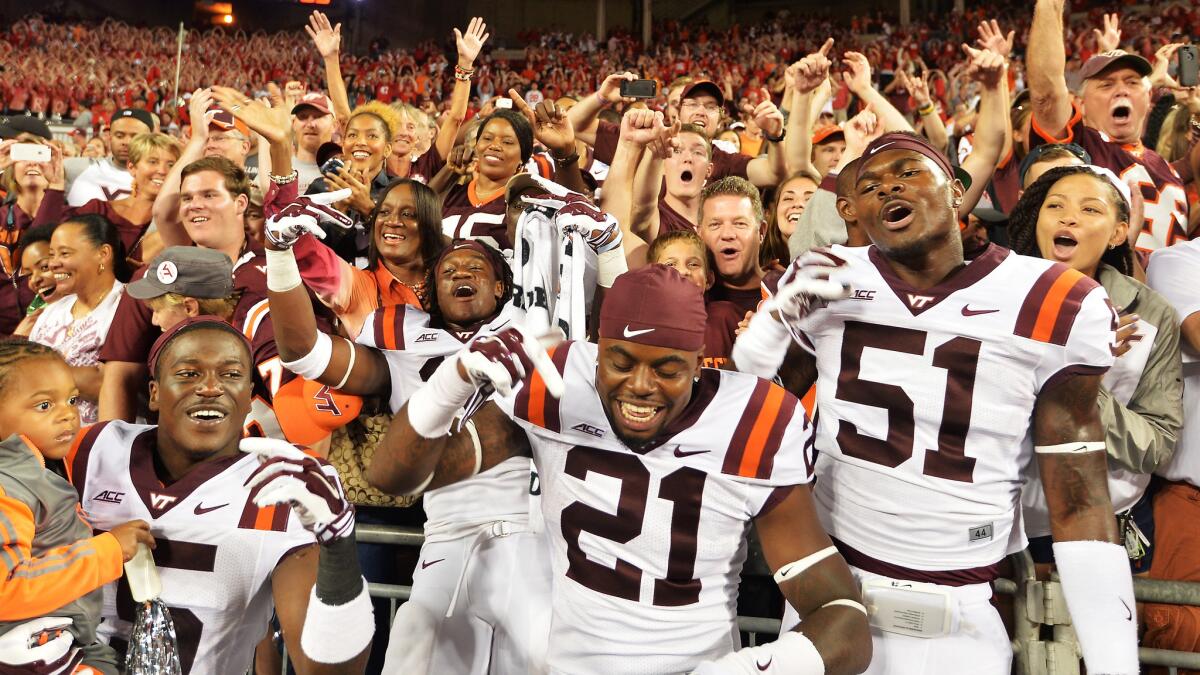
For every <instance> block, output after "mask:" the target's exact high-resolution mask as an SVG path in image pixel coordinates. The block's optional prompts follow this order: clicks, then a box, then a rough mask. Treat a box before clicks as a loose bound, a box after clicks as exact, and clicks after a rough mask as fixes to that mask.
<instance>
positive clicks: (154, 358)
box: [147, 316, 254, 377]
mask: <svg viewBox="0 0 1200 675" xmlns="http://www.w3.org/2000/svg"><path fill="white" fill-rule="evenodd" d="M192 328H216V329H218V330H224V331H226V332H228V333H230V334H232V335H236V336H238V338H239V339H240V340H241V341H242V344H244V345H246V351H248V352H250V353H251V354H253V353H254V348H253V347H251V346H250V341H249V340H247V339H246V336H245V335H242V332H241V331H239V330H238V329H236V328H234V327H233V326H231V325H230V324H229V322H228V321H225V320H224V319H222V318H221V317H218V316H193V317H191V318H188V319H184V320H183V321H180V322H179V323H177V324H175V325H174V326H171V327H170V328H168V329H167V330H166V331H164V332H163V334H162V335H160V336H159V337H158V339H157V340H155V341H154V346H153V347H151V348H150V359H149V361H148V362H147V365H149V366H150V377H154V371H155V366H157V365H158V357H159V356H160V355H161V354H162V352H163V350H164V349H166V348H167V345H168V344H169V343H170V342H171V340H174V339H175V337H176V336H177V335H179V334H180V333H182V332H183V331H185V330H188V329H192Z"/></svg>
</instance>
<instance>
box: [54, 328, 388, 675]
mask: <svg viewBox="0 0 1200 675" xmlns="http://www.w3.org/2000/svg"><path fill="white" fill-rule="evenodd" d="M251 367H252V362H251V358H250V345H249V342H248V341H247V340H246V338H245V337H244V336H243V335H242V334H241V333H239V332H238V331H237V329H235V328H233V327H232V326H230V325H229V324H227V323H225V322H224V321H221V320H220V319H218V318H216V317H199V318H193V319H188V320H186V321H184V322H183V323H180V324H177V325H176V326H175V327H174V328H172V329H169V330H168V331H167V332H166V333H164V334H163V336H162V337H161V338H159V340H158V342H156V343H155V345H154V349H153V351H152V352H151V355H150V368H151V371H152V374H153V377H154V379H153V380H152V382H151V389H150V404H151V406H152V408H153V409H154V410H156V411H157V412H158V413H159V426H157V427H154V426H145V425H133V424H127V423H125V422H121V421H113V422H108V423H105V424H100V425H96V426H92V427H90V428H88V429H85V430H84V431H82V432H81V434H80V436H79V438H78V439H77V440H76V442H75V444H74V446H73V448H72V451H71V453H70V455H68V457H67V459H66V462H65V463H66V466H67V469H68V473H69V475H70V478H71V482H72V483H73V484H74V486H75V488H76V489H77V490H78V492H79V495H80V502H81V504H82V506H83V508H84V510H85V512H86V513H87V515H88V517H89V520H90V522H91V523H92V525H93V526H94V527H96V528H98V529H108V528H110V527H112V526H113V525H114V524H117V523H122V522H125V521H128V520H130V519H131V518H141V519H144V520H146V521H147V522H149V523H150V529H151V532H152V533H153V534H154V536H155V538H156V540H157V543H158V545H157V547H156V548H155V550H154V559H155V563H156V564H157V566H158V569H159V574H160V577H161V579H162V588H163V590H162V595H161V596H160V597H161V599H162V600H163V602H164V603H165V604H166V605H167V606H168V607H169V608H170V611H171V615H172V618H173V620H174V624H175V632H176V637H177V644H178V653H179V657H180V664H181V666H182V668H183V673H185V674H187V673H191V674H193V675H200V674H210V673H211V674H213V675H225V674H226V673H241V672H245V671H246V670H247V669H248V668H250V667H251V666H252V663H253V656H254V647H255V645H256V644H257V643H258V642H259V640H260V638H261V637H262V636H263V635H264V634H265V632H266V629H267V626H268V622H269V620H270V618H271V612H272V610H273V609H274V610H275V611H276V612H277V614H278V616H279V621H280V624H281V626H282V628H283V635H284V639H285V640H286V642H287V645H288V655H289V657H290V658H291V660H292V663H293V664H294V665H295V667H296V670H297V672H300V673H360V672H362V670H363V665H364V664H365V661H366V656H367V654H368V651H369V644H370V640H371V632H372V628H373V620H372V618H371V605H370V600H369V598H368V597H367V594H366V588H365V583H364V582H363V581H362V577H361V575H360V574H359V573H358V559H357V555H356V553H355V550H356V549H355V544H354V539H353V524H354V518H353V507H350V506H349V504H348V503H346V502H345V500H344V498H343V497H342V496H341V495H340V489H339V488H338V487H337V485H338V481H337V475H336V472H334V471H333V469H332V467H329V466H327V465H326V466H321V465H320V464H319V463H318V462H317V461H316V460H314V459H311V458H307V457H306V456H304V455H303V454H302V453H301V452H300V451H299V450H297V449H295V448H293V447H291V446H289V445H288V444H287V443H285V442H283V441H278V440H270V439H261V438H260V439H247V440H249V441H252V442H258V443H259V444H260V445H259V446H258V447H257V449H256V454H249V453H246V452H242V451H240V450H239V442H241V438H242V425H243V421H244V418H245V416H246V414H247V413H248V412H249V410H250V398H251V390H252V383H251V370H250V369H251ZM264 443H265V444H268V445H266V446H263V445H262V444H264ZM270 444H275V445H278V446H282V448H281V449H279V448H276V450H278V452H271V450H272V446H271V445H270ZM268 457H270V459H269V461H268ZM276 470H279V471H276ZM314 498H316V501H314ZM314 534H315V535H316V539H314ZM318 542H319V544H320V545H317V544H318ZM103 616H104V622H103V623H102V624H101V625H100V628H99V629H98V631H97V632H98V633H99V634H100V636H101V637H102V638H105V639H108V641H109V642H110V644H112V645H113V646H115V647H117V649H118V651H123V649H124V647H125V643H126V642H127V640H128V638H129V634H130V630H131V624H130V621H131V620H132V619H133V617H134V604H133V599H132V597H131V596H130V592H129V587H128V586H127V585H126V584H125V581H124V579H121V580H118V581H117V582H116V583H114V584H110V585H109V586H107V587H105V589H104V606H103Z"/></svg>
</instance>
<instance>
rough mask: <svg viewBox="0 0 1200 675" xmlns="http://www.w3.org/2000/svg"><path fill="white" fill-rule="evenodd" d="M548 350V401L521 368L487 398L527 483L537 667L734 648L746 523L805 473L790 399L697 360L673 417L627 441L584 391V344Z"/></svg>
mask: <svg viewBox="0 0 1200 675" xmlns="http://www.w3.org/2000/svg"><path fill="white" fill-rule="evenodd" d="M551 359H552V361H553V362H554V364H555V366H556V367H557V368H558V369H559V370H560V372H562V374H563V380H564V381H565V383H566V389H565V393H564V394H563V397H562V398H561V399H558V398H554V397H553V396H551V395H550V394H549V392H547V390H546V386H545V383H544V382H543V381H542V379H541V377H540V376H539V375H537V374H534V375H533V376H532V377H531V378H529V379H528V380H526V382H525V383H524V385H523V386H522V387H521V388H520V389H519V390H518V391H517V392H516V393H515V394H513V395H511V396H508V397H503V398H499V399H498V400H497V403H498V404H499V405H500V407H501V408H502V409H504V410H505V412H506V413H508V414H509V415H510V416H512V418H513V419H514V420H515V421H516V422H517V423H518V424H520V425H521V426H522V427H523V428H525V429H526V430H527V432H528V434H529V438H530V443H531V445H532V446H533V451H534V460H535V463H536V465H537V468H538V475H539V478H540V481H541V492H542V514H543V517H544V519H545V524H546V532H547V534H548V535H549V537H550V540H551V541H550V543H551V548H552V563H553V570H554V576H555V583H554V603H553V612H554V614H553V620H552V627H551V634H550V653H549V659H548V661H549V664H550V667H551V670H552V671H553V672H563V673H617V672H620V673H629V674H634V673H679V672H690V671H691V669H692V668H694V667H695V666H696V664H698V663H699V662H701V661H703V660H705V659H712V658H717V657H720V656H722V655H724V654H727V653H729V652H730V651H732V650H734V649H736V648H737V647H738V644H737V642H736V636H737V589H738V583H739V579H740V575H741V569H742V563H743V561H744V560H745V557H746V532H747V529H748V528H749V526H750V522H751V521H752V520H753V519H754V518H755V517H756V516H758V515H759V514H760V513H762V512H763V509H764V507H765V506H767V505H768V504H770V503H772V498H773V497H775V498H778V497H779V496H781V495H782V494H784V493H783V492H782V491H780V492H776V490H777V489H778V488H790V487H791V486H795V485H799V484H802V483H807V482H808V481H809V480H810V477H811V472H810V469H811V463H810V462H811V455H810V453H811V449H812V445H811V441H812V428H811V427H810V425H809V424H808V421H807V419H806V417H805V415H804V411H803V409H802V408H800V406H799V405H798V401H797V400H796V399H795V397H793V396H792V395H791V394H789V393H787V392H786V391H784V390H783V389H782V388H781V387H778V386H776V385H774V384H771V383H770V382H767V381H765V380H760V379H758V378H756V377H753V376H750V375H746V374H742V373H734V372H727V371H719V370H713V369H702V370H701V377H700V380H699V382H698V383H696V384H695V385H694V387H693V391H692V399H691V401H690V402H689V403H688V405H687V408H686V409H684V410H683V411H682V413H681V414H680V416H679V418H678V419H677V420H676V421H675V422H673V423H672V425H671V426H670V427H669V428H668V429H667V430H666V433H664V434H663V435H662V436H661V437H660V439H659V440H657V441H655V442H654V443H652V444H651V445H648V446H644V447H640V448H638V449H637V450H634V449H631V448H630V447H628V446H627V445H625V444H624V443H623V442H622V441H621V440H620V439H619V438H618V437H617V435H616V433H615V432H614V431H613V428H612V427H611V426H610V424H609V421H608V417H607V415H606V414H605V410H604V407H603V405H602V403H601V401H600V397H599V395H598V394H597V392H596V385H595V373H596V363H597V347H596V345H594V344H591V343H586V342H563V343H561V344H559V345H558V346H557V347H556V348H555V349H554V350H553V352H552V353H551Z"/></svg>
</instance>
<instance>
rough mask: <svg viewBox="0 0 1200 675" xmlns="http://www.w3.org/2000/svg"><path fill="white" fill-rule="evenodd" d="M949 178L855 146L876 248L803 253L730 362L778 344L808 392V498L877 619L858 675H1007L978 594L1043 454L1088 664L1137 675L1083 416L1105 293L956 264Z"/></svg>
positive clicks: (859, 204)
mask: <svg viewBox="0 0 1200 675" xmlns="http://www.w3.org/2000/svg"><path fill="white" fill-rule="evenodd" d="M954 176H955V174H954V172H953V170H952V169H951V167H950V166H949V164H948V162H947V161H946V159H945V157H943V156H942V155H941V154H940V153H938V152H937V151H936V150H934V149H933V148H932V147H930V146H929V145H928V143H926V142H925V141H924V140H922V139H920V138H918V137H915V136H912V135H909V134H899V133H896V134H886V135H884V136H882V137H881V138H880V139H878V140H877V141H875V142H873V143H872V144H871V145H870V146H868V148H867V149H866V151H865V152H864V154H863V158H862V161H861V162H860V164H859V168H858V174H857V177H856V188H855V208H856V210H857V214H858V217H859V223H860V224H862V225H863V227H864V228H865V230H866V231H867V232H868V234H869V235H870V237H871V239H872V241H874V242H875V244H874V245H873V246H867V247H861V248H846V247H833V248H832V249H830V250H815V251H811V252H809V253H807V254H805V255H802V256H800V257H799V258H797V259H796V261H794V262H793V263H792V265H791V267H790V268H789V270H788V271H787V272H786V273H785V274H784V276H783V277H782V278H781V280H780V284H779V288H778V290H777V292H776V294H775V296H774V297H773V298H772V299H771V300H769V301H768V302H767V303H766V308H767V309H768V310H772V311H763V312H759V314H757V315H756V316H755V317H754V319H753V320H752V322H751V325H750V327H749V329H748V330H747V331H746V332H745V333H743V335H742V336H740V337H739V339H738V343H737V344H736V345H735V347H734V352H733V358H734V361H735V363H736V364H737V366H738V368H739V369H741V370H748V371H749V372H754V373H757V374H759V375H767V374H773V373H774V370H775V368H776V367H778V365H779V363H780V361H781V360H783V356H782V355H780V354H779V349H778V344H779V340H780V339H786V336H787V335H788V333H790V334H791V336H792V337H793V338H794V339H795V342H796V343H797V347H798V348H797V349H794V350H792V353H791V354H790V356H789V359H788V363H787V364H785V366H786V367H785V368H784V370H783V375H784V377H785V381H789V383H790V386H795V387H799V388H803V389H807V388H808V384H809V383H811V382H812V381H813V379H815V380H816V388H817V392H816V407H817V410H818V411H819V412H818V418H819V423H818V424H817V440H816V447H817V450H818V459H817V464H816V474H817V481H816V487H815V488H814V490H813V492H814V495H815V500H816V502H817V505H818V511H819V513H820V518H821V522H822V523H823V524H824V526H825V528H826V530H827V531H828V532H829V534H830V536H831V537H832V538H833V540H834V542H835V543H836V544H837V547H838V550H839V551H841V552H842V554H843V555H844V556H845V557H846V560H847V561H848V562H849V563H850V564H851V566H852V567H853V569H854V571H855V575H856V577H857V578H858V579H859V581H860V583H861V584H862V588H863V597H864V601H865V602H866V604H867V606H868V608H869V609H871V625H872V635H873V637H874V638H875V659H874V661H873V663H872V664H871V668H870V670H869V671H868V672H870V673H888V674H896V673H905V674H907V673H913V674H916V673H921V674H922V675H926V674H934V675H937V674H940V673H946V674H949V673H960V672H963V664H964V663H966V662H968V661H969V662H970V663H971V664H972V665H971V668H970V670H971V672H973V673H980V674H982V673H988V674H995V675H1000V674H1001V673H1008V672H1009V663H1010V661H1011V658H1012V651H1011V649H1010V647H1009V641H1008V637H1007V634H1006V633H1005V630H1004V627H1003V625H1002V624H1001V622H1000V617H999V615H998V614H997V613H996V611H995V609H993V608H992V607H991V605H990V604H989V599H990V598H991V593H992V592H991V588H990V585H989V582H990V581H992V580H993V579H995V578H996V576H997V565H998V563H999V562H1000V561H1001V560H1002V559H1003V558H1004V556H1005V555H1007V554H1008V553H1011V552H1014V551H1017V550H1020V549H1022V548H1024V547H1025V536H1024V534H1023V532H1022V531H1021V527H1020V519H1019V512H1018V507H1019V505H1020V491H1021V483H1022V473H1023V471H1024V470H1025V468H1026V467H1027V466H1028V465H1029V463H1030V462H1031V461H1032V459H1033V458H1034V456H1035V450H1036V452H1037V457H1038V461H1039V467H1040V468H1041V469H1042V474H1043V475H1046V474H1047V473H1048V472H1049V473H1051V474H1054V476H1055V478H1054V479H1053V482H1051V483H1047V490H1046V494H1047V499H1048V500H1049V501H1051V502H1053V503H1055V504H1056V505H1055V506H1052V507H1051V509H1050V510H1051V513H1052V514H1053V518H1054V519H1055V525H1054V528H1055V540H1056V542H1057V543H1056V544H1055V547H1056V548H1055V551H1056V553H1062V552H1065V553H1066V554H1067V556H1068V561H1067V565H1066V566H1061V565H1060V570H1061V572H1062V577H1063V582H1064V588H1065V589H1067V590H1066V595H1067V601H1068V606H1069V608H1070V610H1071V613H1072V616H1073V618H1074V619H1075V625H1076V629H1077V631H1078V633H1079V635H1080V638H1081V640H1080V641H1081V644H1082V645H1083V648H1084V656H1085V658H1086V659H1087V661H1088V669H1089V670H1090V671H1093V672H1112V673H1117V672H1120V673H1126V672H1134V673H1136V672H1137V659H1136V639H1135V637H1136V626H1135V625H1134V624H1133V622H1132V612H1127V611H1126V610H1125V606H1126V605H1128V606H1129V607H1132V606H1133V599H1132V582H1131V579H1130V577H1129V574H1128V565H1127V564H1126V563H1125V561H1124V550H1123V549H1122V548H1121V547H1119V546H1116V545H1115V544H1113V543H1111V542H1113V541H1115V528H1114V527H1113V515H1112V506H1111V504H1109V502H1108V495H1107V490H1106V487H1105V475H1106V472H1105V456H1104V453H1103V452H1102V450H1103V447H1104V444H1103V442H1102V439H1103V430H1102V426H1101V424H1100V421H1099V414H1098V406H1097V404H1096V392H1097V390H1098V387H1099V378H1100V375H1101V374H1102V373H1103V372H1104V371H1106V370H1107V369H1108V367H1109V366H1110V365H1111V364H1112V361H1113V356H1112V354H1111V352H1110V346H1111V345H1112V342H1113V339H1114V332H1113V331H1114V330H1115V328H1116V315H1115V314H1114V312H1113V311H1112V307H1111V306H1110V303H1109V301H1108V297H1107V295H1106V294H1105V293H1104V290H1103V288H1101V287H1100V285H1099V284H1097V283H1096V282H1095V281H1093V280H1092V279H1089V278H1087V277H1085V276H1084V275H1082V274H1080V273H1078V272H1075V271H1073V270H1071V269H1069V268H1067V267H1066V266H1064V265H1061V264H1056V263H1051V262H1049V261H1044V260H1040V259H1033V258H1026V257H1023V256H1018V255H1015V254H1013V253H1011V252H1010V251H1007V250H1005V249H1001V248H999V247H996V246H992V247H990V248H988V249H986V250H985V251H984V253H982V254H981V255H979V256H978V257H976V258H975V259H974V260H973V261H972V262H971V263H970V264H966V263H964V261H963V258H962V245H961V238H960V235H959V232H958V229H957V218H956V214H955V208H956V207H957V206H958V204H959V202H960V201H961V199H962V190H963V187H962V185H961V184H960V183H959V181H958V180H956V179H955V178H954ZM777 317H778V318H777ZM780 319H782V323H781V321H780ZM805 352H807V356H806V355H805ZM764 357H765V358H764ZM814 357H815V358H814ZM770 358H774V359H775V360H774V361H773V364H771V363H768V360H769V359H770ZM762 366H767V367H762ZM1035 446H1036V448H1035ZM1059 560H1060V561H1061V560H1062V556H1061V555H1059ZM1089 577H1091V579H1090V580H1089ZM1089 586H1090V587H1091V588H1088V587H1089ZM1068 587H1069V588H1068ZM1096 588H1105V589H1106V592H1105V593H1098V592H1096V591H1094V590H1093V589H1096ZM1077 589H1087V590H1084V591H1083V592H1082V593H1079V592H1077ZM786 624H787V622H786V621H785V625H786ZM1128 668H1132V671H1130V670H1128Z"/></svg>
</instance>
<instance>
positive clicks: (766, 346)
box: [731, 312, 791, 380]
mask: <svg viewBox="0 0 1200 675" xmlns="http://www.w3.org/2000/svg"><path fill="white" fill-rule="evenodd" d="M790 343H791V336H790V335H788V331H787V326H784V325H783V323H782V322H781V321H779V320H778V319H776V318H775V317H774V316H771V313H770V312H758V313H756V314H755V315H754V316H753V317H751V318H750V325H749V326H747V327H746V330H744V331H742V334H741V335H739V336H738V337H737V340H736V341H735V342H734V343H733V352H732V354H731V356H732V357H733V362H734V363H735V364H737V369H738V370H739V371H740V372H743V373H750V374H752V375H757V376H759V377H761V378H764V379H768V380H769V379H771V378H773V377H775V374H776V373H777V372H779V366H780V365H782V364H783V359H784V357H785V356H787V345H788V344H790Z"/></svg>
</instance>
